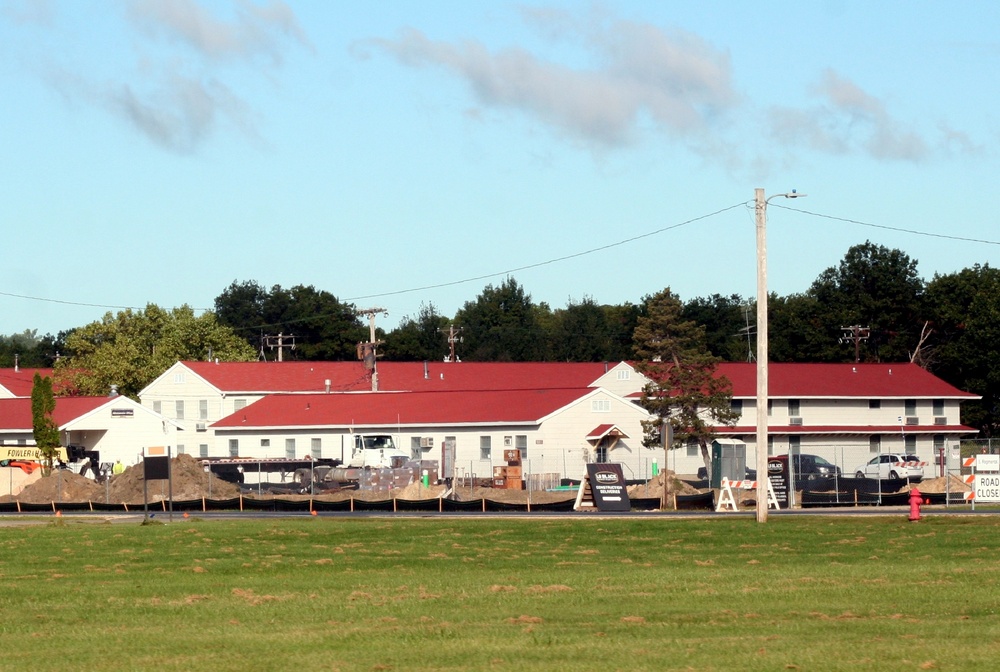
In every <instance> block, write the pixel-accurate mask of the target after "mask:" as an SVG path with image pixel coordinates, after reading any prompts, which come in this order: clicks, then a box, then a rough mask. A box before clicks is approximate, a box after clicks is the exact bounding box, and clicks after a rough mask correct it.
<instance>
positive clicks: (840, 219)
mask: <svg viewBox="0 0 1000 672" xmlns="http://www.w3.org/2000/svg"><path fill="white" fill-rule="evenodd" d="M770 207H772V208H781V209H783V210H791V211H792V212H798V213H800V214H803V215H811V216H813V217H819V218H821V219H832V220H833V221H835V222H846V223H847V224H857V225H858V226H868V227H871V228H873V229H885V230H886V231H898V232H900V233H910V234H913V235H915V236H928V237H930V238H946V239H948V240H959V241H962V242H964V243H982V244H984V245H1000V241H996V240H982V239H979V238H965V237H963V236H949V235H947V234H944V233H931V232H929V231H917V230H916V229H905V228H903V227H899V226H886V225H885V224H872V223H870V222H861V221H858V220H856V219H848V218H846V217H834V216H833V215H823V214H820V213H818V212H810V211H809V210H802V209H801V208H790V207H788V206H787V205H781V204H779V203H772V204H771V206H770Z"/></svg>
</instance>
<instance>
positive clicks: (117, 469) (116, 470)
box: [111, 460, 125, 476]
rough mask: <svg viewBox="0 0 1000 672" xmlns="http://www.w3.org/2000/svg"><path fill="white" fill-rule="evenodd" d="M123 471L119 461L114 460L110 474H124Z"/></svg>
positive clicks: (123, 468) (123, 467)
mask: <svg viewBox="0 0 1000 672" xmlns="http://www.w3.org/2000/svg"><path fill="white" fill-rule="evenodd" d="M124 471H125V465H124V464H122V461H121V460H116V461H115V465H114V466H113V467H111V473H112V474H114V475H116V476H117V475H118V474H121V473H124Z"/></svg>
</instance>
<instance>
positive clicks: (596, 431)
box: [587, 425, 629, 441]
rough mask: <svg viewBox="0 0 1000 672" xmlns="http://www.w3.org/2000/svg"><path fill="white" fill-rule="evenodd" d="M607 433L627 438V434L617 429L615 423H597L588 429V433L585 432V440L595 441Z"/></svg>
mask: <svg viewBox="0 0 1000 672" xmlns="http://www.w3.org/2000/svg"><path fill="white" fill-rule="evenodd" d="M608 434H613V435H614V436H624V437H625V438H626V439H627V438H629V436H628V434H626V433H625V432H623V431H622V430H621V429H619V428H618V426H617V425H598V426H597V427H594V428H593V429H592V430H590V433H589V434H587V440H588V441H596V440H599V439H603V438H604V437H605V436H607V435H608Z"/></svg>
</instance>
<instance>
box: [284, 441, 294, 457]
mask: <svg viewBox="0 0 1000 672" xmlns="http://www.w3.org/2000/svg"><path fill="white" fill-rule="evenodd" d="M285 459H286V460H294V459H295V439H285Z"/></svg>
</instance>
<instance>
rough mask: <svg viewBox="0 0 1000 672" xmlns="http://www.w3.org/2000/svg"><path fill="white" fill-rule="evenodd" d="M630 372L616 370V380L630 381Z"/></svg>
mask: <svg viewBox="0 0 1000 672" xmlns="http://www.w3.org/2000/svg"><path fill="white" fill-rule="evenodd" d="M631 378H632V372H631V371H629V370H628V369H618V380H631Z"/></svg>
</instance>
